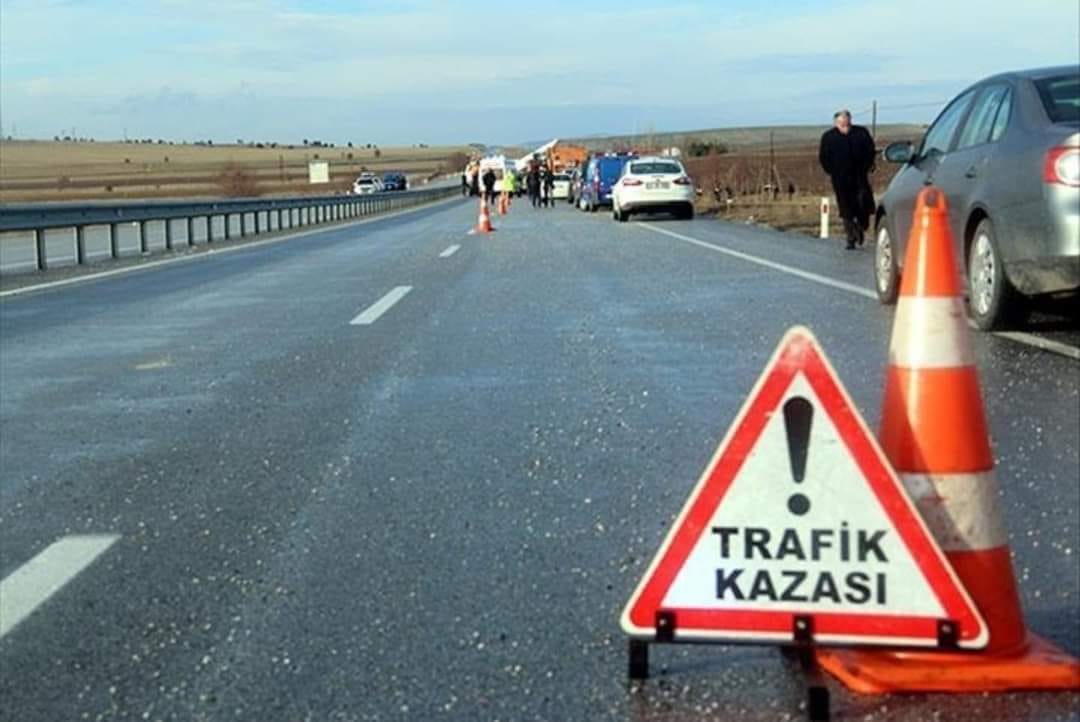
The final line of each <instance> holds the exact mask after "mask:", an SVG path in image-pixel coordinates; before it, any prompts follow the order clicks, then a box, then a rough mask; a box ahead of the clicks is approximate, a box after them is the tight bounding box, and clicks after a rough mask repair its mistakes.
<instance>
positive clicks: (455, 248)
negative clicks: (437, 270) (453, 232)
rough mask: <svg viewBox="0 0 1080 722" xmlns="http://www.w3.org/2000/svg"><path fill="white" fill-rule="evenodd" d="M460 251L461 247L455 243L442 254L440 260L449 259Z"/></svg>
mask: <svg viewBox="0 0 1080 722" xmlns="http://www.w3.org/2000/svg"><path fill="white" fill-rule="evenodd" d="M459 250H461V246H459V245H458V244H456V243H455V244H454V245H452V246H450V247H449V248H447V249H446V250H445V251H443V252H442V253H440V254H439V258H449V257H450V256H452V255H454V254H455V253H457V252H458V251H459Z"/></svg>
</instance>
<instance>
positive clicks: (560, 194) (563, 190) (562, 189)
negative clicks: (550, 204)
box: [551, 173, 570, 201]
mask: <svg viewBox="0 0 1080 722" xmlns="http://www.w3.org/2000/svg"><path fill="white" fill-rule="evenodd" d="M552 180H553V181H554V185H552V186H551V198H552V200H557V201H565V200H566V199H567V198H569V197H570V176H569V175H568V174H566V173H556V174H555V176H554V178H553V179H552Z"/></svg>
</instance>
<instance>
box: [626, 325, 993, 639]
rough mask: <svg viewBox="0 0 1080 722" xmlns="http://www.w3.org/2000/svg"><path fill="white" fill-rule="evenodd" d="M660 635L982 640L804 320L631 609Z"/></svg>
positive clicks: (639, 633) (640, 627) (635, 626)
mask: <svg viewBox="0 0 1080 722" xmlns="http://www.w3.org/2000/svg"><path fill="white" fill-rule="evenodd" d="M622 626H623V629H624V630H625V631H626V632H627V634H629V635H631V636H633V637H636V638H639V639H646V640H656V641H704V640H729V641H771V642H792V641H808V640H812V641H813V642H814V643H820V644H887V645H903V646H908V645H910V646H958V647H964V648H971V649H978V648H980V647H982V646H985V644H986V641H987V630H986V624H985V623H984V621H983V619H982V617H981V616H980V615H979V612H978V610H977V609H976V607H975V605H974V604H972V602H971V599H970V598H969V597H968V594H967V592H966V591H965V590H964V588H963V587H962V586H961V585H960V583H959V581H958V580H957V578H956V575H955V574H954V573H953V570H952V568H951V567H950V566H949V564H948V562H947V561H946V559H945V557H944V555H943V554H942V552H941V550H940V548H939V547H938V546H937V544H936V543H935V541H934V539H933V537H932V536H931V535H930V532H929V531H928V530H927V528H926V525H925V524H924V523H923V521H922V518H921V517H920V516H919V513H918V511H916V509H915V507H914V506H913V504H912V503H911V501H910V499H909V498H908V496H907V494H906V493H905V491H904V488H903V486H902V485H901V483H900V481H899V479H898V478H897V476H896V473H895V472H894V471H893V470H892V467H891V466H890V465H889V463H888V460H887V459H886V458H885V456H884V455H883V454H882V452H881V449H880V448H879V447H878V445H877V442H876V441H875V440H874V438H873V436H872V435H871V434H870V431H869V430H868V429H867V427H866V424H865V422H864V421H863V420H862V417H861V416H860V415H859V413H858V411H857V410H856V409H855V406H854V404H853V403H852V401H851V399H850V398H849V397H848V395H847V392H846V391H845V390H844V388H843V386H842V385H841V383H840V381H839V379H838V377H837V375H836V372H835V370H833V368H832V366H831V365H830V364H829V362H828V360H827V359H826V358H825V355H824V352H823V351H822V350H821V348H820V346H819V345H818V343H817V340H816V339H815V338H814V337H813V335H812V334H811V333H810V331H809V330H808V329H805V328H801V327H795V328H793V329H791V330H790V331H788V333H787V334H786V335H785V336H784V339H783V341H781V343H780V346H779V348H778V349H777V350H776V353H775V354H774V355H773V357H772V359H771V360H770V362H769V364H768V365H767V367H766V369H765V372H764V373H763V374H762V376H761V378H760V379H759V380H758V382H757V385H756V386H755V387H754V389H753V391H751V393H750V397H749V399H748V400H747V401H746V403H745V404H744V405H743V408H742V409H741V410H740V411H739V414H738V416H737V417H736V419H735V422H734V423H733V424H732V427H731V429H730V430H729V431H728V434H727V436H726V438H725V439H724V440H723V442H721V444H720V447H719V449H718V450H717V452H716V454H715V456H714V457H713V459H712V461H711V462H710V463H709V466H708V468H707V469H706V471H705V473H704V475H703V476H702V477H701V479H700V480H699V481H698V483H697V486H696V487H695V488H694V490H693V492H692V493H691V494H690V498H689V500H688V501H687V503H686V505H685V506H684V507H683V510H682V512H681V514H680V515H679V517H678V519H677V520H676V522H675V524H674V525H673V527H672V529H671V531H670V533H669V534H668V537H667V539H666V540H665V541H664V544H663V546H662V547H661V548H660V551H659V553H658V554H657V555H656V558H655V559H653V562H652V564H651V565H650V567H649V569H648V571H647V572H646V573H645V576H644V577H643V578H642V580H641V583H640V584H639V585H638V588H637V590H636V591H635V592H634V595H633V596H632V597H631V599H630V602H629V604H627V606H626V609H625V610H624V612H623V616H622Z"/></svg>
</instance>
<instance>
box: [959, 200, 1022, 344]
mask: <svg viewBox="0 0 1080 722" xmlns="http://www.w3.org/2000/svg"><path fill="white" fill-rule="evenodd" d="M967 265H968V287H969V291H970V292H969V295H968V309H969V310H970V311H971V317H972V319H973V320H974V321H975V325H976V326H978V327H979V329H980V330H982V331H991V330H994V329H997V328H1001V327H1002V326H1003V325H1005V324H1006V323H1007V322H1009V321H1019V320H1020V319H1021V318H1022V317H1023V316H1024V315H1025V314H1024V312H1025V308H1024V302H1023V301H1024V299H1023V298H1022V297H1021V296H1020V294H1019V293H1017V292H1016V290H1015V289H1014V288H1013V287H1012V284H1011V283H1009V279H1008V277H1007V276H1006V275H1005V266H1004V264H1003V263H1002V261H1001V251H1000V250H999V248H998V242H997V237H996V236H995V235H994V224H993V223H991V222H990V219H989V218H984V219H982V221H980V222H979V225H978V226H977V227H976V228H975V237H974V238H973V239H972V240H971V248H970V249H969V250H968V264H967Z"/></svg>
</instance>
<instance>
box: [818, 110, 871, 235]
mask: <svg viewBox="0 0 1080 722" xmlns="http://www.w3.org/2000/svg"><path fill="white" fill-rule="evenodd" d="M833 124H834V125H833V127H832V128H831V129H830V130H828V131H826V132H825V134H824V135H822V136H821V148H820V149H819V151H818V161H820V163H821V167H822V169H823V170H824V171H825V172H826V173H828V175H829V178H830V179H832V187H833V192H834V193H835V194H836V205H837V207H838V208H839V211H840V218H841V219H842V220H843V221H844V233H845V234H846V236H847V248H848V249H849V250H850V249H852V248H855V245H856V244H858V245H860V246H861V245H862V244H863V243H864V242H865V240H866V236H865V234H866V231H867V229H868V228H870V216H871V215H872V214H873V212H874V192H873V190H872V189H871V188H870V180H869V178H867V175H868V174H869V173H870V171H872V170H873V169H874V139H873V138H872V137H871V136H870V131H868V130H867V129H866V128H864V127H862V126H861V125H852V123H851V113H850V112H849V111H847V110H838V111H837V112H836V113H835V114H834V115H833Z"/></svg>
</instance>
